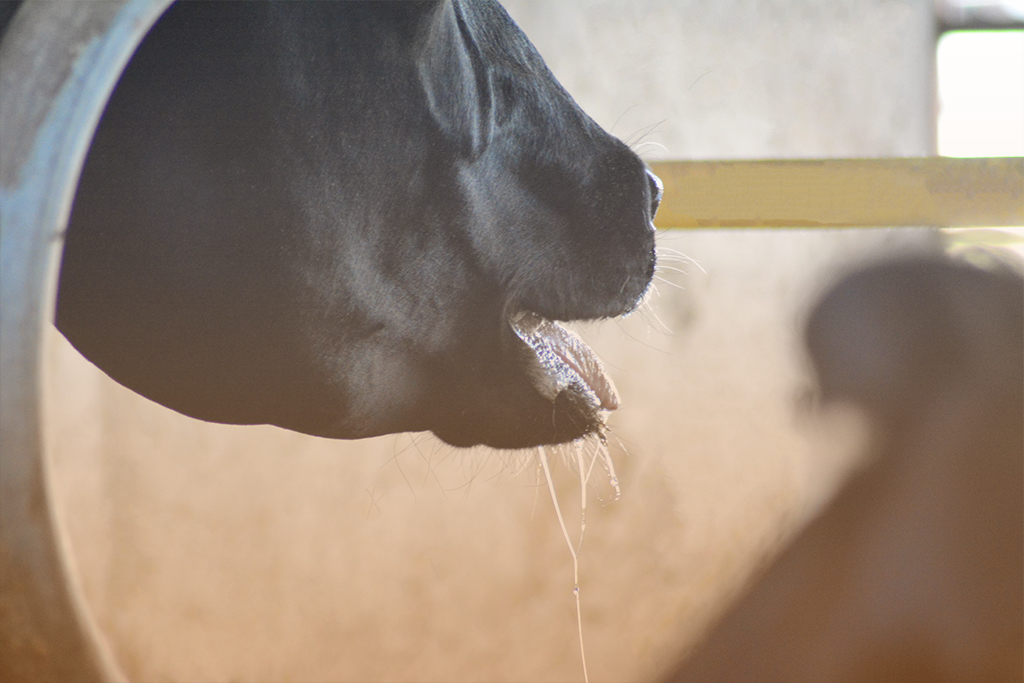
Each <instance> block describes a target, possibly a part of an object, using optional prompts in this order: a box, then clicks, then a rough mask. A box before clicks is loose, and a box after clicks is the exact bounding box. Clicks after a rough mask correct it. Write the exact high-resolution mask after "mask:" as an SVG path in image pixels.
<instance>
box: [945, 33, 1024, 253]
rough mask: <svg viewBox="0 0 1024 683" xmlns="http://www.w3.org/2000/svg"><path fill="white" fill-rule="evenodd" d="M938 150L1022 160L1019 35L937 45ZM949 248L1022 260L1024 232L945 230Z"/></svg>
mask: <svg viewBox="0 0 1024 683" xmlns="http://www.w3.org/2000/svg"><path fill="white" fill-rule="evenodd" d="M936 58H937V69H938V81H939V93H938V95H939V120H938V135H939V139H938V150H939V154H941V155H943V156H952V157H997V156H1024V31H953V32H950V33H946V34H945V35H943V36H942V38H940V39H939V45H938V52H937V55H936ZM944 232H946V234H947V236H948V237H949V239H950V243H951V247H952V248H953V249H954V250H955V249H957V248H962V247H968V246H970V245H972V244H989V245H999V246H1003V247H1009V248H1010V249H1012V250H1013V251H1015V252H1017V254H1018V255H1020V256H1021V257H1024V227H1020V228H1000V229H998V230H992V229H986V230H977V229H970V228H969V229H966V230H946V231H944Z"/></svg>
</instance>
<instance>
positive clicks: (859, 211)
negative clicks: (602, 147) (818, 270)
mask: <svg viewBox="0 0 1024 683" xmlns="http://www.w3.org/2000/svg"><path fill="white" fill-rule="evenodd" d="M651 169H652V170H653V171H654V172H655V173H656V174H657V175H658V176H659V177H660V178H661V179H662V181H663V182H664V183H665V196H664V198H663V200H662V204H661V208H660V209H659V210H658V215H657V219H656V221H655V224H656V225H657V226H658V227H659V228H711V227H720V228H747V227H758V228H776V227H812V228H823V227H870V226H912V225H931V226H939V227H971V226H1018V225H1024V157H998V158H985V159H957V158H951V157H922V158H888V159H801V160H765V161H667V162H661V163H652V164H651Z"/></svg>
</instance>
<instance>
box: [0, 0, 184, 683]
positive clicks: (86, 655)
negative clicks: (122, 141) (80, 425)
mask: <svg viewBox="0 0 1024 683" xmlns="http://www.w3.org/2000/svg"><path fill="white" fill-rule="evenodd" d="M171 1H172V0H106V1H105V2H81V3H79V2H62V1H59V0H58V1H52V0H27V1H26V2H25V4H24V5H23V6H22V7H21V8H20V9H19V11H18V13H17V15H16V16H15V17H14V19H13V21H12V22H11V24H10V26H9V28H8V31H7V33H6V35H5V36H4V38H3V42H2V43H0V87H2V89H3V92H4V97H3V98H2V99H0V226H2V227H0V263H2V268H0V300H2V301H3V307H2V314H0V375H2V378H3V381H2V383H0V464H2V467H0V501H2V502H0V505H2V515H0V678H3V679H5V680H78V681H81V680H115V681H116V680H124V678H125V677H124V674H123V673H122V672H121V671H120V670H119V668H118V667H117V665H116V664H115V662H114V659H113V657H112V656H111V653H110V650H109V647H108V646H107V645H106V643H105V641H104V640H103V638H102V637H101V636H100V635H99V632H98V630H97V629H96V626H95V624H94V622H93V619H92V616H91V614H90V612H89V610H88V608H87V607H86V604H85V602H84V599H83V596H82V591H81V587H80V585H79V580H78V577H77V575H76V573H75V565H74V562H73V559H72V557H71V554H70V552H69V544H68V539H67V534H66V531H65V530H64V529H63V528H62V527H61V524H60V517H59V515H57V514H56V510H55V501H54V499H53V492H52V483H51V468H50V465H49V461H48V459H47V457H46V435H45V430H44V423H43V415H42V403H41V398H42V395H41V394H42V390H41V387H42V381H41V380H42V367H41V365H42V358H43V354H42V343H43V333H44V330H45V329H46V326H48V325H50V324H52V320H53V313H54V309H55V305H56V289H57V277H58V273H59V264H60V254H61V249H62V244H63V242H62V235H63V231H64V229H65V227H66V225H67V220H68V217H69V215H70V210H71V202H72V199H73V198H74V192H75V189H76V187H77V184H78V177H79V174H80V172H81V168H82V163H83V161H84V159H85V154H86V151H87V150H88V146H89V143H90V142H91V140H92V136H93V133H94V131H95V128H96V125H97V123H98V121H99V117H100V114H101V113H102V111H103V108H104V106H105V105H106V102H107V99H108V98H109V96H110V93H111V92H112V91H113V88H114V85H115V84H116V83H117V79H118V78H119V77H120V75H121V72H122V70H123V69H124V66H125V65H126V64H127V62H128V60H129V58H130V57H131V55H132V54H133V53H134V51H135V48H136V47H137V46H138V44H139V43H140V42H141V41H142V38H143V37H144V36H145V34H146V32H147V31H148V30H149V28H150V27H151V26H152V25H153V23H155V21H156V20H157V18H158V17H159V16H160V15H161V14H162V13H163V12H164V10H165V9H166V8H167V7H168V6H169V5H170V4H171Z"/></svg>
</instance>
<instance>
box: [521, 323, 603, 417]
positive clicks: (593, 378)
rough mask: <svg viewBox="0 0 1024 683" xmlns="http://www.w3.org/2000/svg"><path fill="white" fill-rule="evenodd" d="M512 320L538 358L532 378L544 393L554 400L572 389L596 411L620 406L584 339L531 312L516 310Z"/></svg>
mask: <svg viewBox="0 0 1024 683" xmlns="http://www.w3.org/2000/svg"><path fill="white" fill-rule="evenodd" d="M509 323H510V324H511V326H512V330H513V331H514V332H515V333H516V335H517V336H518V337H519V338H520V339H522V340H523V342H525V343H526V345H527V346H529V347H530V349H531V350H532V351H533V353H534V355H535V356H536V358H537V363H538V368H537V372H536V373H535V374H534V377H533V380H534V384H535V385H536V387H537V389H538V390H539V391H540V393H541V394H542V395H543V396H545V397H546V398H548V399H550V400H552V401H554V400H555V397H556V396H558V395H559V394H560V393H561V392H563V391H566V390H569V391H572V392H573V393H574V394H576V395H578V396H580V397H581V398H583V400H584V401H585V402H586V403H587V405H588V406H589V407H590V408H591V409H592V410H593V411H595V412H597V411H612V410H615V409H616V408H618V407H619V394H618V392H617V391H616V390H615V385H614V384H613V383H612V379H611V377H609V376H608V375H607V374H606V373H605V371H604V366H603V365H601V361H600V360H599V359H598V357H597V355H596V354H595V353H594V352H593V351H592V350H591V349H590V347H589V346H587V345H586V344H585V343H584V342H583V340H582V339H580V338H579V337H578V336H576V335H575V334H573V333H572V332H570V331H569V330H567V329H565V328H564V327H562V326H561V325H559V324H558V323H555V322H552V321H550V320H548V319H546V318H543V317H541V316H539V315H537V314H536V313H531V312H529V311H522V312H519V313H516V314H515V315H513V316H512V317H511V318H510V320H509ZM602 421H603V420H602Z"/></svg>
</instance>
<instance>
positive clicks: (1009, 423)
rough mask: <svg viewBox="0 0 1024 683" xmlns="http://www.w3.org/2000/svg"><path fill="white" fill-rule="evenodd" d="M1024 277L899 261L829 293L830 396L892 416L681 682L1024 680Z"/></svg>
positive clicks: (822, 314)
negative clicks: (863, 460) (862, 460)
mask: <svg viewBox="0 0 1024 683" xmlns="http://www.w3.org/2000/svg"><path fill="white" fill-rule="evenodd" d="M1022 316H1024V280H1022V278H1021V276H1020V275H1019V274H1018V273H1016V272H1013V271H1012V270H1009V269H1005V270H999V271H998V272H993V271H986V270H982V269H980V268H975V267H973V266H969V265H966V264H960V263H955V262H952V261H947V260H940V259H936V258H929V259H925V258H916V259H910V260H901V261H898V262H890V263H884V264H880V265H876V266H872V267H869V268H867V269H865V270H861V271H859V272H857V273H854V274H853V275H851V276H849V277H847V278H846V279H844V280H843V281H841V282H840V283H839V284H838V285H836V286H835V287H834V288H833V289H832V290H831V291H830V292H828V293H827V294H826V295H825V297H824V298H823V299H822V300H821V301H820V302H819V303H818V305H817V306H816V308H815V309H814V311H813V313H812V315H811V317H810V319H809V321H808V324H807V328H806V343H807V346H808V350H809V351H810V355H811V357H812V359H813V362H814V366H815V369H816V372H817V375H818V380H819V386H820V391H821V399H822V401H823V402H825V403H826V404H827V403H828V402H832V401H850V402H853V403H855V404H857V405H858V406H860V407H861V408H862V409H864V410H866V411H867V412H868V413H869V414H870V415H871V417H872V418H873V420H874V421H875V422H876V424H877V433H876V434H875V438H874V441H873V444H874V447H873V451H872V454H871V457H870V459H869V461H868V464H867V465H866V466H865V467H864V468H863V469H861V470H860V471H859V472H857V473H856V474H854V475H853V477H852V478H851V479H850V480H849V481H848V482H847V484H846V485H845V487H844V488H843V489H842V490H841V491H840V492H839V494H838V495H837V496H836V498H835V499H834V501H833V502H832V503H831V504H830V506H829V507H827V508H826V509H825V511H824V512H823V513H822V514H821V515H820V516H819V517H818V518H817V519H816V520H814V521H813V522H812V523H810V524H809V526H808V527H807V528H806V529H805V530H804V531H803V533H802V534H800V535H799V536H798V537H797V539H796V541H795V542H794V543H793V544H792V545H791V546H790V547H789V548H788V549H787V550H786V551H784V552H783V553H782V555H781V556H780V557H779V558H778V559H777V561H776V562H774V564H773V565H772V566H771V567H770V568H769V569H768V571H767V572H766V573H765V574H764V575H763V576H762V577H761V578H760V580H759V581H758V582H757V583H756V584H755V585H754V586H753V588H752V589H751V591H750V592H749V594H748V595H747V596H746V597H745V598H743V599H742V600H741V601H740V602H739V603H738V604H737V605H736V606H735V607H734V608H733V609H732V611H731V612H729V613H728V614H727V615H726V617H725V618H724V619H723V620H722V621H721V622H720V623H719V624H718V625H717V627H715V628H714V629H713V630H712V632H711V633H710V635H709V636H708V638H707V640H706V641H705V642H704V643H703V645H701V646H699V647H698V649H697V650H696V652H695V654H694V655H693V656H692V657H690V658H689V659H688V660H686V661H684V662H683V663H682V664H681V666H680V667H679V668H678V669H677V670H676V671H674V672H673V673H672V676H671V677H670V680H673V681H701V682H702V683H711V682H712V681H743V682H744V683H752V682H754V681H785V682H787V683H795V682H797V681H815V682H817V683H822V682H824V681H883V680H886V681H928V682H930V683H938V682H939V681H1020V680H1021V679H1022V677H1024V613H1022V611H1024V468H1022V463H1024V429H1022V422H1024V397H1022V393H1024V369H1022V364H1024V340H1022V336H1024V320H1022Z"/></svg>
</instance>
